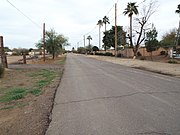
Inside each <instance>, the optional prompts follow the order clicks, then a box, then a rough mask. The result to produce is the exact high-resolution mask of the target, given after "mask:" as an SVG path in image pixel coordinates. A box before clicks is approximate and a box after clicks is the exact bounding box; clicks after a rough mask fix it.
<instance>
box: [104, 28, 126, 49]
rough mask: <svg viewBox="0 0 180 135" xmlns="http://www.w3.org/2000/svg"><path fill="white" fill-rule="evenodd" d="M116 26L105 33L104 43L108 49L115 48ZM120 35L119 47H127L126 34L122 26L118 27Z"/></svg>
mask: <svg viewBox="0 0 180 135" xmlns="http://www.w3.org/2000/svg"><path fill="white" fill-rule="evenodd" d="M114 33H115V26H112V28H111V29H110V30H108V31H106V32H104V37H103V43H104V46H106V47H107V48H110V47H114V48H115V35H114ZM117 33H118V39H117V41H118V46H121V45H123V46H124V45H126V32H125V31H124V30H123V27H122V26H117Z"/></svg>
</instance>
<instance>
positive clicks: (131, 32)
mask: <svg viewBox="0 0 180 135" xmlns="http://www.w3.org/2000/svg"><path fill="white" fill-rule="evenodd" d="M129 35H130V38H131V40H132V16H130V34H129Z"/></svg>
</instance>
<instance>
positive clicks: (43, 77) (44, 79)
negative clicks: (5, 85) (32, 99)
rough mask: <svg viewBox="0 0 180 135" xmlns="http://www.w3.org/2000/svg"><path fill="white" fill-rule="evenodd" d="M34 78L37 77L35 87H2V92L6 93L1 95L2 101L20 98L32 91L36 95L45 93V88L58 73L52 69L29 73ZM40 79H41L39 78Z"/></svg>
mask: <svg viewBox="0 0 180 135" xmlns="http://www.w3.org/2000/svg"><path fill="white" fill-rule="evenodd" d="M28 76H29V77H31V78H32V79H37V81H36V83H35V84H34V86H33V88H22V87H14V88H11V89H8V90H6V91H5V90H4V89H0V92H1V93H2V92H3V93H4V94H3V95H2V96H1V97H0V102H11V101H15V100H19V99H22V98H24V97H25V96H26V95H27V94H28V93H31V94H33V95H35V96H39V95H41V94H42V93H43V88H44V87H46V86H47V85H49V84H50V83H51V82H52V81H53V79H55V77H56V73H55V72H54V71H50V70H45V69H43V70H40V71H38V72H37V71H36V72H33V73H31V74H28ZM39 79H40V80H39Z"/></svg>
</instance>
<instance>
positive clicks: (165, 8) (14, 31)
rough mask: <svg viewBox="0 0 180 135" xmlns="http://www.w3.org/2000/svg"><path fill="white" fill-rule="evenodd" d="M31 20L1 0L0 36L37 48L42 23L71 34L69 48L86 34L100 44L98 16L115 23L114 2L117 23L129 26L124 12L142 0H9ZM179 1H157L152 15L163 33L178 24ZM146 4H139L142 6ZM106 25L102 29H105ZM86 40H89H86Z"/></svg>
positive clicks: (11, 43)
mask: <svg viewBox="0 0 180 135" xmlns="http://www.w3.org/2000/svg"><path fill="white" fill-rule="evenodd" d="M9 1H10V2H11V3H12V4H14V5H15V6H16V7H17V8H18V9H20V11H22V12H23V13H24V14H25V15H26V16H28V17H29V18H30V19H31V20H32V21H33V22H32V21H30V20H29V19H27V18H26V17H25V16H23V15H22V14H21V13H20V12H19V11H17V10H16V9H15V8H14V7H13V6H12V5H10V4H9V3H8V2H7V0H0V18H1V21H0V35H1V36H4V39H5V41H4V42H5V46H8V47H10V48H19V47H21V48H35V43H36V42H38V40H39V39H40V38H41V37H42V25H43V23H46V29H47V30H49V29H51V28H53V29H55V31H56V32H57V33H59V34H63V35H64V36H66V37H68V39H69V43H70V44H71V46H70V47H67V49H71V48H72V47H77V43H79V46H83V35H85V34H87V36H88V35H91V36H92V38H93V40H92V44H93V45H97V46H98V26H96V24H97V22H98V20H99V19H102V18H103V17H104V16H105V15H107V16H108V17H109V19H110V22H111V24H110V25H108V27H107V28H108V29H110V28H111V26H112V25H114V4H115V3H116V2H117V9H118V13H117V14H118V25H122V26H124V28H125V29H128V26H129V18H128V17H127V16H124V15H123V14H122V13H123V11H124V9H125V8H126V5H127V3H128V2H137V4H140V3H141V2H142V1H143V0H135V1H132V0H130V1H127V0H91V1H85V0H65V1H62V0H9ZM146 2H148V0H146ZM178 4H180V3H179V2H178V0H158V4H157V5H159V6H158V8H157V11H156V12H155V13H154V15H153V16H152V17H151V18H150V20H149V24H151V23H154V25H155V27H156V28H157V30H158V33H159V36H158V38H159V39H160V38H161V36H162V35H163V34H164V33H165V32H168V31H169V30H170V29H172V28H177V27H178V21H179V16H178V15H177V14H175V10H176V8H177V5H178ZM142 6H143V3H142V4H140V5H139V10H140V9H142ZM103 30H104V27H103V28H102V31H103ZM86 42H87V41H86Z"/></svg>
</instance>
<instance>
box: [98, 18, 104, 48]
mask: <svg viewBox="0 0 180 135" xmlns="http://www.w3.org/2000/svg"><path fill="white" fill-rule="evenodd" d="M97 25H99V49H100V48H101V27H102V26H103V21H102V20H99V21H98V23H97Z"/></svg>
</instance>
